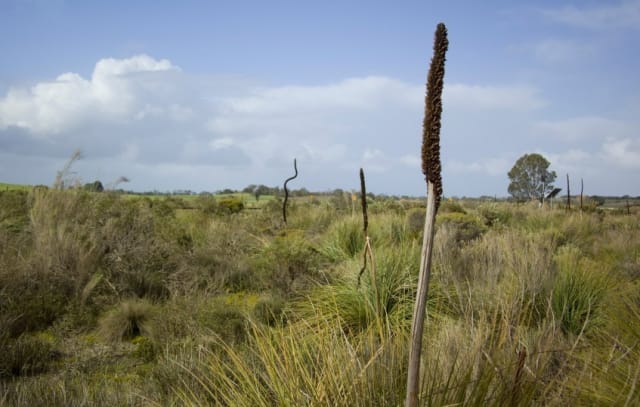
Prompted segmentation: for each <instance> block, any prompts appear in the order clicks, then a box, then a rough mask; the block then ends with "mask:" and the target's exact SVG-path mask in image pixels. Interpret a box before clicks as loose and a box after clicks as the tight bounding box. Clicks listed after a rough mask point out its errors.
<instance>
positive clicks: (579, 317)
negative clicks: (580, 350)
mask: <svg viewBox="0 0 640 407" xmlns="http://www.w3.org/2000/svg"><path fill="white" fill-rule="evenodd" d="M555 263H556V268H557V273H558V275H557V279H556V283H555V286H554V288H553V296H552V302H551V305H552V308H553V312H554V314H555V315H556V318H558V320H559V323H560V327H561V328H562V331H563V332H564V333H566V334H573V335H580V334H581V333H583V332H584V333H590V332H591V331H592V330H593V329H594V328H596V327H598V326H599V325H601V324H602V307H603V305H604V300H605V296H606V294H607V292H608V290H609V289H611V286H612V282H611V280H610V278H609V277H608V276H607V273H606V271H603V270H599V268H598V265H597V264H594V263H593V262H591V261H589V260H588V259H585V258H584V257H582V254H581V253H580V251H579V250H578V249H576V248H575V247H571V246H565V247H562V248H561V249H560V250H559V252H558V254H557V256H556V259H555Z"/></svg>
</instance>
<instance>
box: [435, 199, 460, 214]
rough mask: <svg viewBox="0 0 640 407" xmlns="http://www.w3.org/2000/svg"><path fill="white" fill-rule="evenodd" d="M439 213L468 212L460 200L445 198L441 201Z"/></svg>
mask: <svg viewBox="0 0 640 407" xmlns="http://www.w3.org/2000/svg"><path fill="white" fill-rule="evenodd" d="M438 213H462V214H464V213H467V211H465V210H464V208H463V207H462V205H461V204H460V203H459V202H456V201H454V200H453V199H451V198H449V199H443V200H442V202H441V203H440V208H439V209H438Z"/></svg>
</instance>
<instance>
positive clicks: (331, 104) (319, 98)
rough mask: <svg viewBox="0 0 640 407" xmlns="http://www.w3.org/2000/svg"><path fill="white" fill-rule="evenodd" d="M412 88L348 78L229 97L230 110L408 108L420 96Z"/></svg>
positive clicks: (281, 111) (372, 78) (392, 82)
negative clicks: (395, 106)
mask: <svg viewBox="0 0 640 407" xmlns="http://www.w3.org/2000/svg"><path fill="white" fill-rule="evenodd" d="M416 91H417V88H416V87H415V86H410V85H407V84H406V83H404V82H401V81H398V80H395V79H391V78H386V77H378V76H368V77H364V78H351V79H346V80H344V81H341V82H338V83H335V84H329V85H322V86H281V87H274V88H259V89H256V90H254V91H253V92H252V93H253V94H252V95H250V96H245V97H239V98H230V99H228V100H227V101H226V107H227V109H229V110H230V111H233V112H236V113H242V114H252V115H269V116H273V115H282V114H286V115H290V114H292V113H301V112H317V111H318V110H324V109H353V110H370V109H374V108H376V107H378V106H380V105H382V104H385V103H394V104H401V105H411V104H413V103H415V101H416V99H417V97H419V93H418V94H416Z"/></svg>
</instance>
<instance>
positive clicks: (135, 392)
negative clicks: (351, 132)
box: [0, 188, 640, 406]
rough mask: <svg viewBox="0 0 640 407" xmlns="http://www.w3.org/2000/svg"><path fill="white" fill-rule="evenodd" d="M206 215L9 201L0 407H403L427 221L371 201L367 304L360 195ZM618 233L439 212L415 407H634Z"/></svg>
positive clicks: (634, 224)
mask: <svg viewBox="0 0 640 407" xmlns="http://www.w3.org/2000/svg"><path fill="white" fill-rule="evenodd" d="M336 197H337V195H336ZM210 198H211V197H210V196H201V197H195V196H194V197H188V198H187V197H185V198H180V197H173V196H172V197H169V198H157V197H148V198H139V197H125V196H122V195H118V194H115V193H112V192H105V193H101V194H96V193H90V192H88V191H83V190H82V188H79V189H65V190H60V189H46V188H36V189H32V190H31V189H29V190H26V192H15V191H14V192H12V191H9V193H6V191H0V214H1V218H0V219H2V220H1V221H0V349H2V351H3V352H2V355H0V371H2V373H1V375H2V376H3V377H2V378H0V404H2V405H5V404H6V405H54V406H67V405H87V404H90V405H140V404H145V405H146V404H150V405H182V404H187V405H198V404H199V405H215V404H216V403H218V404H222V405H224V404H227V405H228V404H232V405H338V406H340V405H349V406H351V405H356V406H357V405H362V406H364V405H399V404H401V403H402V401H403V399H404V394H403V392H404V388H405V383H404V380H405V379H404V377H405V373H406V357H407V355H406V352H407V343H408V332H409V324H410V316H411V312H412V306H413V297H414V295H415V284H416V279H417V272H418V265H419V249H420V247H419V246H420V244H419V239H418V238H419V235H420V233H421V232H422V228H423V222H424V220H423V216H424V208H421V205H423V204H424V202H423V200H409V199H404V200H398V199H396V198H392V197H385V196H376V197H375V198H372V199H373V200H372V201H370V206H369V209H370V211H369V223H370V224H369V237H370V244H371V246H372V257H369V258H368V261H367V267H366V268H365V271H364V273H363V274H362V276H361V279H360V285H358V283H357V280H358V274H359V272H360V270H361V268H362V266H363V263H362V261H363V258H362V254H363V250H364V245H365V237H364V232H363V230H362V219H361V216H360V212H359V206H358V204H357V202H356V203H354V204H353V207H354V210H353V214H352V211H351V208H352V203H353V201H351V197H350V194H345V193H344V191H340V198H341V199H343V202H342V204H341V205H342V210H337V209H336V208H334V207H332V206H331V205H330V202H331V197H326V198H325V197H321V198H320V199H319V203H315V204H313V203H308V202H306V201H305V199H303V198H296V199H294V205H292V207H291V210H292V212H291V216H290V222H289V224H288V226H287V228H284V227H283V224H282V219H281V209H282V207H281V202H280V203H278V201H277V200H275V199H272V200H268V199H267V197H266V196H263V197H261V198H260V207H255V210H246V211H240V212H239V213H237V214H235V215H233V216H227V215H226V214H225V213H223V212H219V211H218V204H219V201H220V200H221V199H222V198H221V197H220V196H216V197H215V200H214V199H212V198H211V199H210ZM242 199H247V198H246V197H244V198H242ZM248 199H251V197H249V198H248ZM336 199H337V198H336ZM263 201H264V202H263ZM248 202H251V203H252V204H253V202H252V200H250V201H248ZM608 202H609V201H608ZM208 205H210V206H208ZM623 215H624V216H622V215H617V214H615V213H614V212H612V211H605V210H599V211H593V212H588V211H585V212H582V213H573V214H569V215H567V214H566V213H565V212H564V211H558V210H539V209H538V208H537V205H535V204H532V205H513V204H510V203H507V202H491V203H488V202H486V201H485V202H470V201H469V200H455V201H451V200H446V201H443V202H442V203H441V207H440V211H439V213H438V229H437V234H436V238H435V241H434V258H433V273H432V276H431V282H430V286H431V290H430V296H429V298H428V306H427V312H428V319H427V321H426V322H427V323H426V329H425V332H424V346H425V348H424V350H425V351H424V352H423V355H424V357H423V361H422V363H423V365H422V371H423V372H424V375H425V376H424V377H425V379H424V381H423V383H424V385H423V388H422V391H421V400H422V403H424V404H431V405H452V404H458V405H551V406H554V405H557V406H561V405H576V404H577V405H624V404H625V402H627V403H628V404H629V405H632V404H637V393H638V392H637V390H636V389H637V384H638V377H640V375H639V374H637V372H638V371H640V368H639V367H638V366H639V365H638V360H639V357H638V352H637V351H636V348H637V342H638V340H640V333H638V329H637V325H638V324H632V323H630V322H629V321H635V320H637V319H638V317H639V315H640V311H638V307H639V304H640V299H639V298H640V296H639V295H638V293H639V292H640V291H639V290H638V283H637V280H638V277H639V276H640V266H639V265H640V260H639V259H640V243H638V242H640V227H639V226H638V225H640V223H639V222H638V213H637V212H635V213H634V212H632V213H631V214H630V215H627V214H626V211H624V213H623ZM123 299H127V300H123ZM523 349H525V350H526V356H525V359H524V364H523V365H519V355H523V353H522V350H523ZM518 366H521V368H518Z"/></svg>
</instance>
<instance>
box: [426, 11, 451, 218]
mask: <svg viewBox="0 0 640 407" xmlns="http://www.w3.org/2000/svg"><path fill="white" fill-rule="evenodd" d="M448 47H449V41H448V40H447V28H446V27H445V25H444V24H443V23H440V24H438V27H437V28H436V34H435V40H434V43H433V58H432V59H431V68H430V69H429V75H428V77H427V94H426V96H425V112H424V122H423V123H422V131H423V133H422V173H423V174H424V175H425V176H426V178H427V182H432V183H433V184H434V190H435V195H436V211H437V210H438V207H439V206H440V198H441V197H442V165H441V163H440V115H441V114H442V87H443V85H444V63H445V60H446V58H445V54H446V52H447V48H448Z"/></svg>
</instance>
